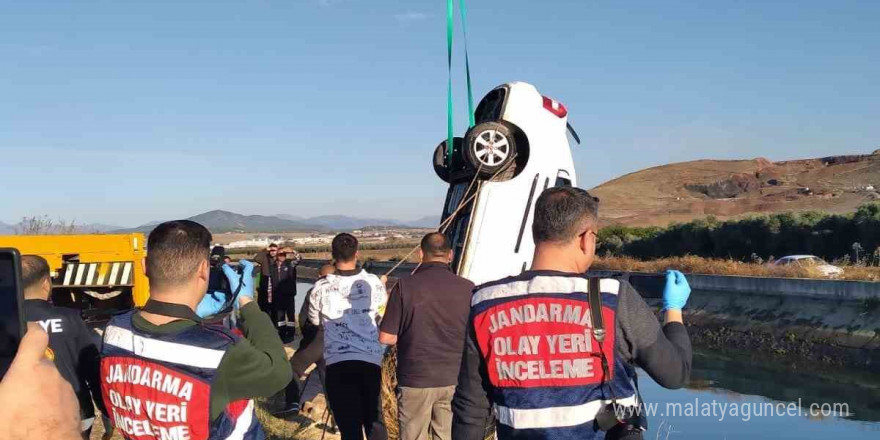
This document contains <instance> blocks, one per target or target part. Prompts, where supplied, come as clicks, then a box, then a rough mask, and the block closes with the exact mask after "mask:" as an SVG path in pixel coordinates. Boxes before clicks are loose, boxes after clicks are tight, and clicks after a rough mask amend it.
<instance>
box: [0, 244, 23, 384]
mask: <svg viewBox="0 0 880 440" xmlns="http://www.w3.org/2000/svg"><path fill="white" fill-rule="evenodd" d="M23 305H24V298H23V297H22V291H21V255H20V254H19V253H18V250H17V249H6V248H0V377H3V376H4V375H6V370H8V369H9V364H11V363H12V359H13V358H14V357H15V352H16V351H18V343H19V341H21V337H22V335H24V332H25V322H24V312H23Z"/></svg>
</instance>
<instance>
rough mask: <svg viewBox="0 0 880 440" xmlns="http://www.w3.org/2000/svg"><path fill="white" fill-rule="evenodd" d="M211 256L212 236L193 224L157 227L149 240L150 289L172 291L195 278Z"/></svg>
mask: <svg viewBox="0 0 880 440" xmlns="http://www.w3.org/2000/svg"><path fill="white" fill-rule="evenodd" d="M210 252H211V233H210V232H208V229H207V228H205V227H204V226H202V225H200V224H198V223H196V222H194V221H191V220H174V221H170V222H165V223H162V224H160V225H159V226H156V229H153V232H150V237H149V238H147V277H148V278H149V279H150V286H151V287H158V288H166V287H173V286H177V285H180V284H183V283H184V282H186V281H188V280H189V279H191V278H192V277H193V275H194V274H195V272H196V270H197V269H198V268H199V264H201V263H202V261H207V260H208V257H209V254H210Z"/></svg>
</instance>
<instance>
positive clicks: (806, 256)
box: [782, 255, 819, 260]
mask: <svg viewBox="0 0 880 440" xmlns="http://www.w3.org/2000/svg"><path fill="white" fill-rule="evenodd" d="M782 258H791V259H792V260H804V259H807V258H819V257H817V256H815V255H788V256H785V257H782Z"/></svg>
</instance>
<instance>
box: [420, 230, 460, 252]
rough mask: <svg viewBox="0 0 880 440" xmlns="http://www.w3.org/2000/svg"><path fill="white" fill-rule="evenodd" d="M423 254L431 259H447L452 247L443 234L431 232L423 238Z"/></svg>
mask: <svg viewBox="0 0 880 440" xmlns="http://www.w3.org/2000/svg"><path fill="white" fill-rule="evenodd" d="M420 246H421V248H422V253H423V254H425V255H426V256H429V257H445V256H446V254H447V253H449V250H450V249H452V247H451V246H450V245H449V238H447V237H446V235H445V234H443V233H442V232H430V233H428V234H425V236H424V237H422V243H421V245H420Z"/></svg>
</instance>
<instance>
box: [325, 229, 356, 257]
mask: <svg viewBox="0 0 880 440" xmlns="http://www.w3.org/2000/svg"><path fill="white" fill-rule="evenodd" d="M357 250H358V239H357V238H355V237H354V235H351V234H348V233H345V232H343V233H341V234H337V235H336V236H335V237H333V243H332V244H331V245H330V254H331V255H332V256H333V259H334V260H336V261H351V260H353V259H354V255H355V254H356V253H357Z"/></svg>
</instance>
